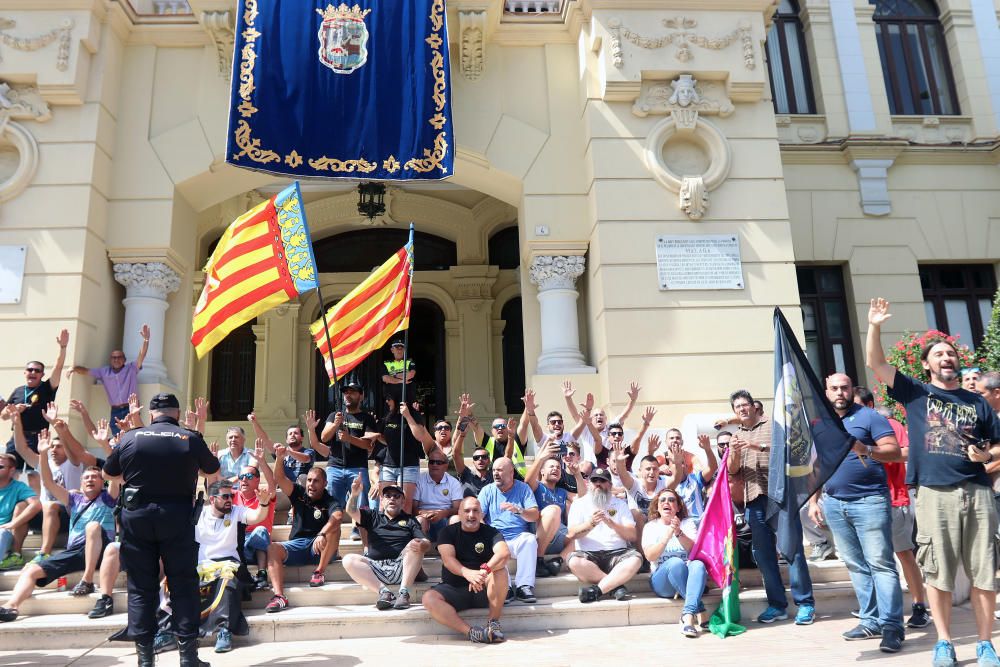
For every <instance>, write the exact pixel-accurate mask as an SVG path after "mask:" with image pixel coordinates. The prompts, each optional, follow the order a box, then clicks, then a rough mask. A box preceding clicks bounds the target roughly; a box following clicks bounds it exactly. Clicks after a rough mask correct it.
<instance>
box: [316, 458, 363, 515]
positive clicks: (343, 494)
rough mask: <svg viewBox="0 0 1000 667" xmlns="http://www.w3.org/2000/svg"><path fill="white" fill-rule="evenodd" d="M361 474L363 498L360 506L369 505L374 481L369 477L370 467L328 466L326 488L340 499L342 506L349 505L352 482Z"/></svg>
mask: <svg viewBox="0 0 1000 667" xmlns="http://www.w3.org/2000/svg"><path fill="white" fill-rule="evenodd" d="M358 475H361V498H360V501H359V502H358V507H359V508H360V507H368V490H369V489H370V488H371V486H372V483H371V480H370V479H369V478H368V468H338V467H336V466H327V468H326V490H327V492H328V493H329V494H330V495H331V496H333V497H334V498H336V499H337V500H339V501H340V506H341V507H347V497H348V496H349V495H350V494H351V484H353V483H354V480H355V479H356V478H357V476H358Z"/></svg>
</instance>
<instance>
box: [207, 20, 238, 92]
mask: <svg viewBox="0 0 1000 667" xmlns="http://www.w3.org/2000/svg"><path fill="white" fill-rule="evenodd" d="M201 24H202V25H203V26H205V30H207V31H208V34H209V35H210V36H211V37H212V43H213V44H215V53H216V56H217V57H218V60H219V76H220V77H222V78H223V79H227V80H228V79H229V78H230V77H231V76H232V73H233V44H234V42H235V40H236V28H235V25H234V21H233V15H232V14H231V13H230V12H229V11H228V10H227V11H224V12H202V13H201Z"/></svg>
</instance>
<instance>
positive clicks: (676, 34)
mask: <svg viewBox="0 0 1000 667" xmlns="http://www.w3.org/2000/svg"><path fill="white" fill-rule="evenodd" d="M661 24H662V25H663V26H664V27H665V28H667V29H669V30H671V31H672V32H669V33H667V34H666V35H663V36H660V37H643V36H642V35H640V34H639V33H637V32H634V31H632V30H630V29H628V28H627V27H626V26H625V25H624V24H622V22H621V21H620V20H619V19H611V20H610V21H609V22H608V28H609V29H610V31H611V58H612V61H613V62H614V65H615V67H616V68H618V69H621V68H622V67H624V66H625V58H624V54H623V52H622V40H623V39H624V40H626V41H628V42H630V43H632V44H634V45H636V46H638V47H639V48H641V49H650V50H651V49H660V48H663V47H665V46H670V45H676V46H677V50H676V51H675V52H674V57H675V58H676V59H677V60H679V61H680V62H682V63H687V62H689V61H691V60H694V53H693V51H692V50H691V47H692V46H697V47H699V48H703V49H710V50H713V51H721V50H722V49H725V48H727V47H729V46H730V45H732V44H734V43H735V42H737V41H739V43H740V46H741V48H742V50H743V66H744V67H745V68H746V69H748V70H752V69H756V67H757V58H756V55H755V54H754V48H753V32H752V30H751V28H750V24H749V23H747V22H746V21H741V22H740V23H739V24H738V25H737V27H736V28H735V29H734V30H732V31H731V32H729V33H727V34H725V35H722V36H719V37H708V36H706V35H702V34H699V33H697V32H693V31H692V28H695V27H697V26H698V21H696V20H695V19H691V18H686V17H683V16H679V17H674V18H668V19H663V20H662V21H661Z"/></svg>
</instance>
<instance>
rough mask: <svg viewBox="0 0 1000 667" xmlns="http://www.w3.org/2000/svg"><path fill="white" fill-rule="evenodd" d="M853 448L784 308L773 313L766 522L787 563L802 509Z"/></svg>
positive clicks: (796, 543)
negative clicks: (772, 411) (772, 529)
mask: <svg viewBox="0 0 1000 667" xmlns="http://www.w3.org/2000/svg"><path fill="white" fill-rule="evenodd" d="M853 444H854V438H853V437H852V436H851V435H850V434H848V433H847V430H846V429H845V428H844V424H843V423H842V422H841V420H840V417H838V416H837V413H836V412H835V411H834V409H833V406H832V405H831V404H830V402H829V401H828V400H827V398H826V390H825V388H824V386H823V384H822V383H821V382H820V381H819V379H817V377H816V374H815V373H814V372H813V369H812V367H811V366H810V365H809V361H808V360H807V359H806V355H805V354H804V353H803V352H802V348H801V347H799V343H798V341H797V340H796V339H795V334H794V332H792V329H791V327H790V326H789V325H788V321H787V320H785V316H784V315H783V314H782V313H781V309H780V308H775V309H774V414H773V417H772V421H771V455H770V459H769V466H770V468H769V471H768V478H767V487H768V488H767V496H768V502H767V517H768V521H769V522H770V523H771V526H772V527H773V528H774V530H775V532H776V534H777V545H778V551H779V552H780V553H782V554H784V555H785V557H786V558H788V560H789V561H791V559H792V557H793V556H794V554H795V551H796V549H797V548H798V547H799V546H801V545H802V524H801V523H800V521H799V510H800V509H801V508H802V506H803V505H805V504H806V503H807V502H808V501H809V496H811V495H812V494H813V493H815V492H816V490H817V489H819V488H820V487H822V486H823V485H824V484H825V483H826V481H827V480H828V479H829V478H830V476H831V475H832V474H833V473H834V471H836V470H837V467H838V466H839V465H840V463H841V461H843V460H844V457H845V456H847V453H848V451H850V449H851V447H852V446H853Z"/></svg>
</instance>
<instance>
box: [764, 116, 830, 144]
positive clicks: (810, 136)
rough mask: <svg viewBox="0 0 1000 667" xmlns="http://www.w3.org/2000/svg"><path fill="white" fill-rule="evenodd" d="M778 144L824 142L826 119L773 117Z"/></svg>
mask: <svg viewBox="0 0 1000 667" xmlns="http://www.w3.org/2000/svg"><path fill="white" fill-rule="evenodd" d="M774 124H775V126H776V127H777V128H778V142H779V143H782V144H818V143H821V142H823V141H825V140H826V136H827V131H826V119H825V118H824V117H823V116H789V115H780V116H775V117H774Z"/></svg>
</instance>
